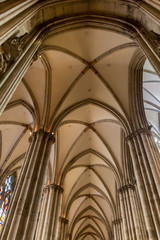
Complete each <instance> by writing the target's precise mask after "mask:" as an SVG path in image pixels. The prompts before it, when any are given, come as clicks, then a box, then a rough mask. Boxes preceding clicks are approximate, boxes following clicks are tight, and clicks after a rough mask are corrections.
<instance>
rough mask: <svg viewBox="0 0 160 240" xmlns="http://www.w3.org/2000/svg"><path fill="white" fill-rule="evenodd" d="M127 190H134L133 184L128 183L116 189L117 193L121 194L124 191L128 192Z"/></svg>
mask: <svg viewBox="0 0 160 240" xmlns="http://www.w3.org/2000/svg"><path fill="white" fill-rule="evenodd" d="M128 189H132V190H135V186H134V184H131V183H129V184H126V185H123V186H121V187H120V188H119V189H118V192H119V193H122V192H124V191H126V190H128Z"/></svg>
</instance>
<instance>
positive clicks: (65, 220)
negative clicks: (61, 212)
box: [59, 217, 68, 224]
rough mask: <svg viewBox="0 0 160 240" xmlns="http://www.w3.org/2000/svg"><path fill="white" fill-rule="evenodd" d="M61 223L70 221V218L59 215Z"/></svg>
mask: <svg viewBox="0 0 160 240" xmlns="http://www.w3.org/2000/svg"><path fill="white" fill-rule="evenodd" d="M59 219H60V221H61V223H64V224H67V223H68V219H67V218H64V217H59Z"/></svg>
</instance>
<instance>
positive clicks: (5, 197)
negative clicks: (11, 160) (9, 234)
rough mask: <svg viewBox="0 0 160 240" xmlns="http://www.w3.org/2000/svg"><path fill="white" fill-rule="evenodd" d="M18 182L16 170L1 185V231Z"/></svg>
mask: <svg viewBox="0 0 160 240" xmlns="http://www.w3.org/2000/svg"><path fill="white" fill-rule="evenodd" d="M15 183H16V172H14V173H12V174H11V175H9V176H8V177H6V178H5V180H4V181H3V183H2V185H1V186H0V231H1V230H2V227H3V224H4V221H5V218H6V214H7V210H8V205H9V203H10V200H11V195H12V192H13V189H14V187H15Z"/></svg>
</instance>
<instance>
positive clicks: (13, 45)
mask: <svg viewBox="0 0 160 240" xmlns="http://www.w3.org/2000/svg"><path fill="white" fill-rule="evenodd" d="M27 36H28V33H25V34H24V35H22V36H20V37H17V36H14V37H11V38H9V39H8V40H7V41H6V42H4V43H3V44H2V45H1V47H0V74H3V73H5V72H6V70H7V68H8V66H9V65H10V64H11V63H13V62H15V61H16V60H17V59H18V57H19V56H20V55H21V53H22V51H23V46H24V44H25V41H26V39H27Z"/></svg>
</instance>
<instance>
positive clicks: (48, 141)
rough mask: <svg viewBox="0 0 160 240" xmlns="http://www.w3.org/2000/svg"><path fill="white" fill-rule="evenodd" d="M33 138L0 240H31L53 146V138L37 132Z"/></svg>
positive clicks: (43, 132)
mask: <svg viewBox="0 0 160 240" xmlns="http://www.w3.org/2000/svg"><path fill="white" fill-rule="evenodd" d="M34 135H35V136H34V137H33V140H32V143H31V146H30V147H29V151H28V153H27V155H26V160H25V163H24V167H23V168H22V172H21V174H20V178H19V182H18V184H17V189H16V192H15V196H14V198H13V201H12V204H11V206H10V207H11V210H10V214H9V216H8V218H7V221H6V224H5V226H4V229H3V231H2V236H1V240H10V239H12V240H32V239H33V237H34V233H35V227H36V221H37V217H38V212H39V207H40V202H41V196H42V190H43V184H44V180H45V174H46V170H47V166H48V161H49V155H50V150H51V146H52V144H53V136H51V135H49V134H48V133H46V132H45V131H43V130H40V131H37V132H36V133H35V134H34Z"/></svg>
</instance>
